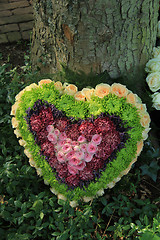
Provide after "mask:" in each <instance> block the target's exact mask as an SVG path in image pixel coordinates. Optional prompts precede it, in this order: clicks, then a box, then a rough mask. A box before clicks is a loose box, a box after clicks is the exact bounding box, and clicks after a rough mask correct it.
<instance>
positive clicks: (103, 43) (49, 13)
mask: <svg viewBox="0 0 160 240" xmlns="http://www.w3.org/2000/svg"><path fill="white" fill-rule="evenodd" d="M33 3H34V14H35V27H34V30H33V42H32V63H33V67H35V66H37V65H39V66H40V68H41V70H42V71H45V72H50V73H54V72H56V71H57V70H59V69H60V68H61V63H65V64H66V65H67V66H68V67H69V68H70V69H71V70H73V71H79V70H82V71H84V72H85V73H89V72H90V71H93V72H96V73H102V72H104V71H107V72H108V73H109V75H110V76H111V77H112V78H117V77H120V76H122V77H124V78H126V79H129V80H130V81H131V80H134V85H135V84H136V85H137V86H138V85H139V84H140V81H139V76H140V75H141V76H142V75H143V74H144V67H145V64H146V62H147V61H148V60H149V58H151V52H152V49H153V47H154V46H155V43H156V34H157V22H158V9H159V0H134V1H133V0H112V1H111V0H33Z"/></svg>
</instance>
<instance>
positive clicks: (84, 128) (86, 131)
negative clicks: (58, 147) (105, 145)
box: [79, 120, 96, 142]
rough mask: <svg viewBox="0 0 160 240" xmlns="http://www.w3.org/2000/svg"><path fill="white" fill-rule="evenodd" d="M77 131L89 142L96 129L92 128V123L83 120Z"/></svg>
mask: <svg viewBox="0 0 160 240" xmlns="http://www.w3.org/2000/svg"><path fill="white" fill-rule="evenodd" d="M79 131H80V135H83V136H85V137H86V139H87V141H88V142H90V141H91V139H92V136H93V135H94V134H95V133H96V128H95V127H94V124H93V123H92V122H89V121H87V120H85V121H84V122H82V123H81V125H80V126H79Z"/></svg>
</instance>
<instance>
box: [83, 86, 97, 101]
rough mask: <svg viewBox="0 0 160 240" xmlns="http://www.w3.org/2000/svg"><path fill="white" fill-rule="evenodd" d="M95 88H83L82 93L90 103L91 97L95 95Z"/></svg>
mask: <svg viewBox="0 0 160 240" xmlns="http://www.w3.org/2000/svg"><path fill="white" fill-rule="evenodd" d="M94 92H95V90H94V88H83V89H82V93H83V94H84V95H85V97H86V99H87V100H88V101H89V100H91V97H92V96H93V95H94Z"/></svg>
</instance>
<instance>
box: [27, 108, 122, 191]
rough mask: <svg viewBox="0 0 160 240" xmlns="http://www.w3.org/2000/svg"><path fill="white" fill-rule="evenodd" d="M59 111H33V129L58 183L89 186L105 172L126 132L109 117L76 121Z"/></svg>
mask: <svg viewBox="0 0 160 240" xmlns="http://www.w3.org/2000/svg"><path fill="white" fill-rule="evenodd" d="M57 111H59V110H58V109H56V108H55V107H53V106H50V105H49V104H48V106H46V105H45V104H39V105H38V108H37V109H36V110H35V111H33V110H29V111H28V118H29V120H28V123H29V126H30V130H31V132H32V133H33V134H34V136H35V139H36V142H37V144H38V145H39V146H40V147H41V154H43V155H44V156H45V157H46V159H47V161H48V163H49V164H50V166H51V167H52V168H53V170H54V171H56V173H57V179H58V180H60V181H61V182H64V183H66V184H67V185H68V186H69V187H77V186H83V185H87V184H88V183H89V182H90V181H91V180H94V179H95V178H96V177H97V176H98V175H100V173H101V172H102V171H103V170H105V167H106V164H107V163H108V162H109V158H110V157H111V156H112V154H114V153H115V152H116V151H117V150H118V147H119V146H120V143H121V142H122V139H121V134H122V133H120V132H119V131H118V130H117V126H116V124H114V123H113V121H112V120H111V119H110V118H109V117H108V116H106V115H105V114H103V115H101V116H99V117H97V118H96V119H93V118H92V119H86V120H79V121H75V120H74V121H73V118H72V119H69V118H67V117H66V116H65V115H64V114H60V113H59V112H61V111H59V112H57ZM118 127H119V126H118Z"/></svg>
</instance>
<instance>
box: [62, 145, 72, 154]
mask: <svg viewBox="0 0 160 240" xmlns="http://www.w3.org/2000/svg"><path fill="white" fill-rule="evenodd" d="M71 149H72V146H71V145H70V144H69V143H65V144H64V145H63V146H62V151H63V152H64V153H67V152H69V151H70V150H71Z"/></svg>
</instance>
